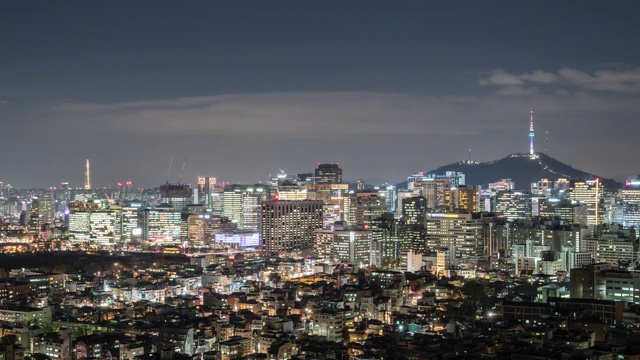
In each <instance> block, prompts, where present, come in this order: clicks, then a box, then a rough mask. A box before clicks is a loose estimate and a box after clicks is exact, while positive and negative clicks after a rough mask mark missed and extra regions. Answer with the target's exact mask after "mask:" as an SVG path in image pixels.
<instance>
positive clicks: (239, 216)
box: [223, 184, 270, 231]
mask: <svg viewBox="0 0 640 360" xmlns="http://www.w3.org/2000/svg"><path fill="white" fill-rule="evenodd" d="M269 197H270V191H269V187H268V186H264V185H260V184H257V185H228V186H225V188H224V198H223V201H224V211H223V215H224V216H225V217H227V218H229V220H231V221H232V222H234V223H236V224H237V225H238V230H249V231H258V230H259V229H260V203H261V202H262V201H265V200H267V199H269Z"/></svg>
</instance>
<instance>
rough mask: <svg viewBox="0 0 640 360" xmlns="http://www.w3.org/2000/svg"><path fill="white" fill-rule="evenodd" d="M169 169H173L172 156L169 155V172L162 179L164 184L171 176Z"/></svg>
mask: <svg viewBox="0 0 640 360" xmlns="http://www.w3.org/2000/svg"><path fill="white" fill-rule="evenodd" d="M171 168H173V155H171V162H170V163H169V172H168V173H167V176H166V177H165V178H164V182H165V183H167V184H168V183H169V175H171Z"/></svg>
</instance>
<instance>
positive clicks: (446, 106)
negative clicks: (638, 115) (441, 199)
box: [49, 92, 486, 138]
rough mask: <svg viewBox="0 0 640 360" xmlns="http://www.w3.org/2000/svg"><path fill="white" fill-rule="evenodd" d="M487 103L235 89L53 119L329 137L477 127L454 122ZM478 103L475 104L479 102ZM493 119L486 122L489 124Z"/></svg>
mask: <svg viewBox="0 0 640 360" xmlns="http://www.w3.org/2000/svg"><path fill="white" fill-rule="evenodd" d="M479 106H481V105H479V103H478V101H477V98H475V97H455V96H445V97H426V96H416V95H407V94H391V93H369V92H308V93H259V94H228V95H217V96H203V97H190V98H177V99H169V100H153V101H139V102H125V103H114V104H97V103H64V104H58V105H56V106H54V107H52V108H51V109H50V111H49V112H50V116H51V117H52V118H54V119H55V121H54V123H53V124H52V126H60V125H63V124H68V123H69V122H72V123H73V124H74V126H76V127H77V128H83V127H91V128H94V129H101V130H102V131H105V132H122V133H127V134H141V135H150V134H156V135H207V134H216V135H221V134H222V135H224V134H228V135H243V136H254V137H255V136H259V137H265V136H269V137H278V138H280V137H286V136H303V137H309V138H323V137H327V136H333V135H336V134H342V135H349V134H353V135H366V134H416V133H417V134H424V135H433V134H439V135H444V134H446V135H465V134H474V133H477V131H479V129H481V127H482V125H481V124H477V125H473V124H472V125H471V126H458V127H456V126H451V124H455V123H461V121H462V119H465V118H468V117H469V116H470V114H472V113H473V112H474V111H475V110H477V108H478V107H479ZM474 109H475V110H474ZM485 126H486V124H485Z"/></svg>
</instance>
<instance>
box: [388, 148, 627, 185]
mask: <svg viewBox="0 0 640 360" xmlns="http://www.w3.org/2000/svg"><path fill="white" fill-rule="evenodd" d="M536 155H537V158H536V159H531V158H530V156H529V154H511V155H509V156H507V157H504V158H502V159H499V160H494V161H489V162H484V163H476V162H468V161H461V162H458V163H454V164H449V165H444V166H440V167H439V168H437V169H434V170H432V171H429V173H436V174H443V173H444V172H445V171H458V172H462V173H464V174H465V182H466V183H467V184H469V185H475V184H477V185H482V187H483V188H484V187H487V186H488V184H489V183H491V182H496V181H498V180H500V179H511V180H513V181H515V183H516V184H515V185H516V188H517V189H521V190H528V189H529V188H530V187H531V183H532V182H534V181H537V180H540V179H549V180H553V181H556V180H558V179H560V178H565V179H583V180H587V179H593V178H596V177H598V178H600V179H601V181H602V184H603V186H604V188H605V189H610V190H614V189H619V188H621V187H622V183H620V182H617V181H615V180H613V179H607V178H603V177H600V176H597V175H594V174H590V173H587V172H584V171H581V170H578V169H575V168H573V167H571V166H569V165H567V164H565V163H563V162H561V161H559V160H557V159H555V158H552V157H551V156H548V155H546V154H543V153H536ZM402 185H403V184H398V186H399V187H400V186H402ZM404 187H405V188H406V183H404Z"/></svg>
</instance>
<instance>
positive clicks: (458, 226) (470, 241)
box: [425, 213, 492, 259]
mask: <svg viewBox="0 0 640 360" xmlns="http://www.w3.org/2000/svg"><path fill="white" fill-rule="evenodd" d="M491 216H492V214H488V213H473V214H450V213H448V214H442V213H427V217H426V219H425V228H426V244H427V248H428V249H430V250H437V249H442V248H446V249H449V250H452V251H453V253H454V254H455V257H456V258H458V259H468V258H471V259H474V258H477V257H479V256H482V255H484V247H485V241H484V237H485V235H484V224H485V222H488V221H489V220H490V219H491Z"/></svg>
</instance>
